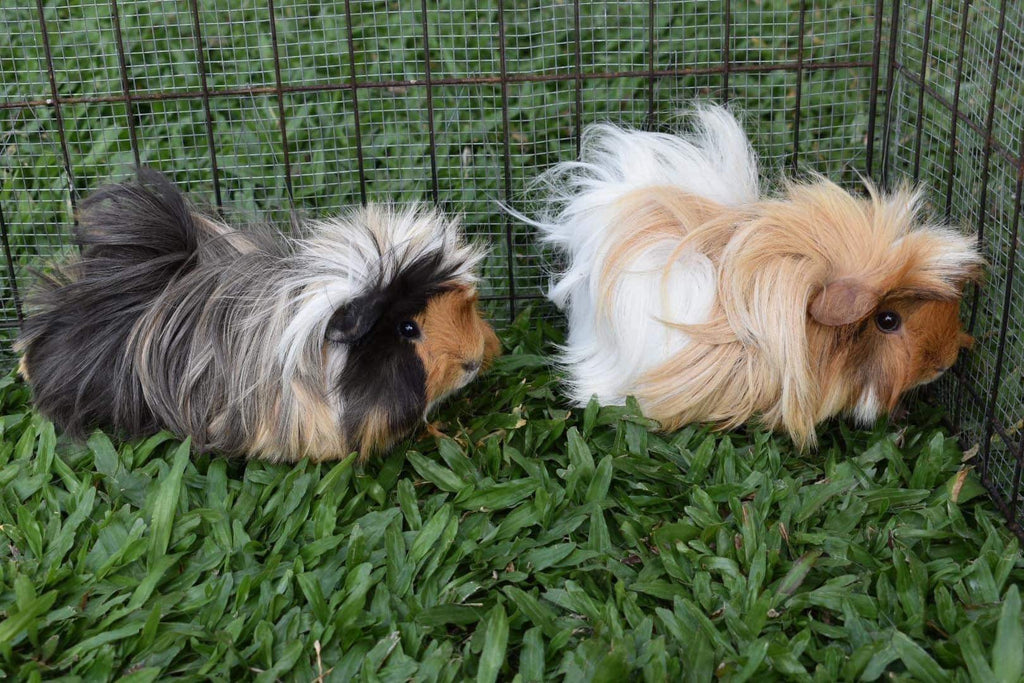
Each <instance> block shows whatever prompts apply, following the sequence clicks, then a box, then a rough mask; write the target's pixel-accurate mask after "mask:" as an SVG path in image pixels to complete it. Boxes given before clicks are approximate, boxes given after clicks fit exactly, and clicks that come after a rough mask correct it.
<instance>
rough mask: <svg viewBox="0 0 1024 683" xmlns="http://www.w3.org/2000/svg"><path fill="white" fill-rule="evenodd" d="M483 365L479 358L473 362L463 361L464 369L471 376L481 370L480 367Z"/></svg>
mask: <svg viewBox="0 0 1024 683" xmlns="http://www.w3.org/2000/svg"><path fill="white" fill-rule="evenodd" d="M482 363H483V361H481V360H480V359H479V358H475V359H473V360H467V361H463V362H462V369H463V370H465V371H466V372H467V373H469V374H473V373H474V372H477V371H478V370H480V365H481V364H482Z"/></svg>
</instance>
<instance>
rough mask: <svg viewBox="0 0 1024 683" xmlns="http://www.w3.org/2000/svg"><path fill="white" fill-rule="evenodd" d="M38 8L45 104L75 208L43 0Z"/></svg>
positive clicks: (73, 176) (70, 167) (74, 196)
mask: <svg viewBox="0 0 1024 683" xmlns="http://www.w3.org/2000/svg"><path fill="white" fill-rule="evenodd" d="M36 10H37V11H38V13H39V37H40V38H41V39H42V42H43V51H44V52H45V54H46V75H47V78H48V79H49V81H50V99H49V101H44V104H47V105H50V106H52V107H53V118H54V121H55V122H56V124H57V136H58V138H59V139H60V153H61V156H62V157H63V159H64V173H65V174H66V175H67V179H68V193H69V195H70V201H71V206H72V208H74V206H75V204H76V203H77V202H78V190H77V188H76V185H75V171H74V168H73V167H72V165H71V152H70V151H69V149H68V136H67V133H66V132H65V130H64V114H63V112H62V111H61V98H60V90H59V89H58V87H57V72H56V70H55V69H54V67H53V51H52V50H51V49H50V32H49V31H48V30H47V28H46V11H45V10H44V9H43V0H36Z"/></svg>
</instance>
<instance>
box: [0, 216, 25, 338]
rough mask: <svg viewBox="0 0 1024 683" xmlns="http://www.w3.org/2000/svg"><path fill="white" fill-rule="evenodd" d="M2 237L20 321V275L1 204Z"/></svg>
mask: <svg viewBox="0 0 1024 683" xmlns="http://www.w3.org/2000/svg"><path fill="white" fill-rule="evenodd" d="M0 239H2V240H3V247H4V258H5V259H6V260H7V278H8V279H9V280H10V281H11V295H12V296H13V297H14V312H15V314H16V315H17V316H18V323H19V324H20V323H21V322H22V320H23V318H22V312H21V296H19V294H18V276H17V275H16V274H15V272H14V256H13V254H12V253H11V241H10V238H9V236H8V234H7V221H6V220H4V210H3V206H0Z"/></svg>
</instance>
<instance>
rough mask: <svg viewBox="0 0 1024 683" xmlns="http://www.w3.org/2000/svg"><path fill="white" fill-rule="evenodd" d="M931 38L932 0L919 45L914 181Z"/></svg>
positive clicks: (918, 164) (917, 175)
mask: <svg viewBox="0 0 1024 683" xmlns="http://www.w3.org/2000/svg"><path fill="white" fill-rule="evenodd" d="M931 40H932V0H927V2H926V3H925V14H924V45H922V46H921V87H920V88H918V90H917V131H916V133H915V135H914V172H913V178H914V182H915V183H916V182H917V181H918V179H919V178H920V177H921V140H922V137H923V136H924V84H925V83H927V82H928V80H927V77H928V49H929V48H930V47H931Z"/></svg>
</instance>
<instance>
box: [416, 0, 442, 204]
mask: <svg viewBox="0 0 1024 683" xmlns="http://www.w3.org/2000/svg"><path fill="white" fill-rule="evenodd" d="M420 12H421V13H422V15H423V22H422V23H423V75H424V77H425V78H426V81H427V126H428V128H429V135H430V198H431V199H432V200H433V202H434V204H437V202H438V187H437V143H436V141H435V139H434V79H433V77H432V76H431V73H430V34H429V32H428V30H427V16H428V15H427V0H421V2H420Z"/></svg>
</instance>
